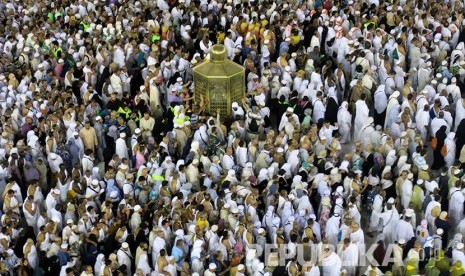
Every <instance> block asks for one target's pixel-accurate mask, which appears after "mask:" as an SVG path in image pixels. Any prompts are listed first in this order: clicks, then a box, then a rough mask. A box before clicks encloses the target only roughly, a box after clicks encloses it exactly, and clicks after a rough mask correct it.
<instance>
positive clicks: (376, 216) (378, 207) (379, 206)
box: [368, 189, 386, 232]
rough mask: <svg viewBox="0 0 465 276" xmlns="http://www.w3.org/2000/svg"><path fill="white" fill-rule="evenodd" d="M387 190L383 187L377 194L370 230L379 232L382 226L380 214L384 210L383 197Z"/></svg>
mask: <svg viewBox="0 0 465 276" xmlns="http://www.w3.org/2000/svg"><path fill="white" fill-rule="evenodd" d="M385 194H386V192H385V191H384V190H383V189H379V193H378V194H377V195H376V196H375V198H374V200H373V205H372V211H371V218H370V224H369V227H368V231H369V232H378V231H379V230H380V229H381V227H380V215H381V213H382V212H383V197H384V196H385Z"/></svg>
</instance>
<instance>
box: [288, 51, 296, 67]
mask: <svg viewBox="0 0 465 276" xmlns="http://www.w3.org/2000/svg"><path fill="white" fill-rule="evenodd" d="M296 56H297V53H292V54H291V57H293V58H295V57H296ZM286 67H287V66H286ZM289 69H290V67H289Z"/></svg>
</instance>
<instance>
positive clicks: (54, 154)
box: [50, 152, 58, 160]
mask: <svg viewBox="0 0 465 276" xmlns="http://www.w3.org/2000/svg"><path fill="white" fill-rule="evenodd" d="M57 157H58V156H57V154H56V153H54V152H51V153H50V159H52V160H55V159H57Z"/></svg>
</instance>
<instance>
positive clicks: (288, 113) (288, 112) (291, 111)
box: [278, 107, 300, 131]
mask: <svg viewBox="0 0 465 276" xmlns="http://www.w3.org/2000/svg"><path fill="white" fill-rule="evenodd" d="M288 116H289V117H291V116H292V118H294V124H298V125H300V120H299V117H298V116H297V115H296V114H294V108H292V107H288V108H287V110H286V112H285V113H284V114H283V116H282V117H281V121H280V122H279V127H278V130H279V131H281V130H283V129H284V126H286V124H287V123H288V122H289V119H288Z"/></svg>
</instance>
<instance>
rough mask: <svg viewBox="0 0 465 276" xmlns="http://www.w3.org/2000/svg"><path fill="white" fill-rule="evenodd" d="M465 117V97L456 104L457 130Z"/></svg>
mask: <svg viewBox="0 0 465 276" xmlns="http://www.w3.org/2000/svg"><path fill="white" fill-rule="evenodd" d="M463 119H465V99H462V98H461V99H459V100H458V101H457V102H456V104H455V126H454V129H455V131H457V127H458V126H459V125H460V122H461V121H462V120H463Z"/></svg>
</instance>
